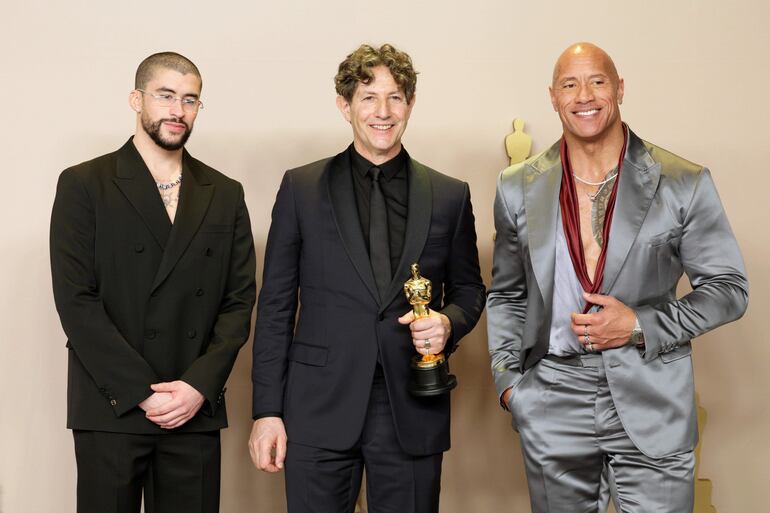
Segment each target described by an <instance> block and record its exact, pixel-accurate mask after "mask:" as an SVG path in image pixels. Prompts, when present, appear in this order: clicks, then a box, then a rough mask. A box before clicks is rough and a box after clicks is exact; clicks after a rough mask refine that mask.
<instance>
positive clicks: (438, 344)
mask: <svg viewBox="0 0 770 513" xmlns="http://www.w3.org/2000/svg"><path fill="white" fill-rule="evenodd" d="M398 322H399V323H401V324H408V325H409V329H410V330H411V331H412V343H413V344H414V348H415V350H416V351H417V352H418V353H420V354H422V355H426V354H437V353H440V352H441V351H443V350H444V346H446V343H447V340H449V335H451V334H452V322H451V321H450V320H449V317H447V316H446V315H444V314H442V313H438V312H435V311H433V310H431V311H430V313H429V314H428V317H422V318H420V319H415V318H414V312H412V311H410V312H409V313H407V314H405V315H402V316H401V317H399V318H398ZM426 342H427V346H428V347H425V346H426Z"/></svg>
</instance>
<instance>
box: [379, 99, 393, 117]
mask: <svg viewBox="0 0 770 513" xmlns="http://www.w3.org/2000/svg"><path fill="white" fill-rule="evenodd" d="M376 115H377V117H378V118H380V119H388V118H389V117H390V105H388V102H387V101H381V102H378V103H377V111H376Z"/></svg>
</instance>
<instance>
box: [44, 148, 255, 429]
mask: <svg viewBox="0 0 770 513" xmlns="http://www.w3.org/2000/svg"><path fill="white" fill-rule="evenodd" d="M182 178H183V180H182V183H181V186H180V187H181V190H180V199H179V205H178V209H177V213H176V216H175V221H174V224H173V225H172V224H171V222H170V220H169V217H168V215H167V213H166V211H165V208H164V206H163V203H162V201H161V198H160V195H159V194H158V190H157V187H156V184H155V182H154V181H153V179H152V176H151V175H150V173H149V171H148V170H147V167H146V166H145V164H144V162H143V160H142V158H141V156H140V155H139V152H138V151H137V150H136V147H135V146H134V144H133V142H132V140H129V141H128V142H127V143H126V144H125V145H124V146H123V147H122V148H121V149H119V150H118V151H116V152H114V153H110V154H107V155H104V156H102V157H99V158H96V159H94V160H91V161H89V162H85V163H83V164H79V165H77V166H74V167H72V168H69V169H67V170H65V171H64V172H63V173H62V174H61V176H60V179H59V184H58V188H57V192H56V200H55V203H54V207H53V214H52V220H51V266H52V274H53V288H54V297H55V300H56V307H57V309H58V311H59V315H60V317H61V321H62V326H63V327H64V331H65V333H66V335H67V339H68V342H67V347H68V348H69V378H68V410H67V411H68V417H67V424H68V427H70V428H72V429H76V430H93V431H108V432H118V433H135V434H152V433H161V432H167V431H164V430H161V428H159V427H158V426H157V425H156V424H154V423H152V422H150V421H149V420H147V419H146V418H145V415H144V411H142V410H141V409H140V408H139V407H138V406H137V405H138V404H139V403H140V402H141V401H143V400H144V399H146V398H147V397H148V396H150V395H151V394H152V390H151V389H150V384H152V383H159V382H164V381H173V380H182V381H185V382H186V383H188V384H190V385H192V386H193V387H194V388H195V389H197V390H198V391H199V392H201V393H202V394H203V395H204V396H205V398H206V401H205V402H204V406H203V407H202V408H201V410H200V411H199V412H198V414H196V415H195V416H194V417H193V418H192V419H190V421H188V422H187V423H186V424H184V425H183V426H182V427H180V428H178V429H175V430H173V432H180V431H181V432H197V431H212V430H217V429H219V428H222V427H224V426H225V425H226V422H227V420H226V413H225V403H224V385H225V381H226V379H227V376H228V375H229V373H230V370H231V369H232V366H233V363H234V361H235V357H236V355H237V353H238V350H239V349H240V347H241V346H242V345H243V344H244V342H245V341H246V339H247V337H248V335H249V328H250V318H251V312H252V308H253V304H254V300H255V295H256V290H255V281H254V274H255V257H254V246H253V240H252V236H251V226H250V222H249V216H248V212H247V210H246V205H245V203H244V198H243V189H242V187H241V185H240V184H239V183H238V182H236V181H234V180H232V179H229V178H227V177H225V176H224V175H222V174H221V173H219V172H217V171H215V170H214V169H212V168H210V167H208V166H206V165H205V164H203V163H202V162H200V161H198V160H196V159H194V158H192V157H191V156H190V155H189V154H188V153H187V152H185V153H184V156H183V174H182Z"/></svg>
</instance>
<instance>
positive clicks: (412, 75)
mask: <svg viewBox="0 0 770 513" xmlns="http://www.w3.org/2000/svg"><path fill="white" fill-rule="evenodd" d="M377 66H386V67H387V68H388V69H389V70H390V74H391V75H393V80H395V81H396V83H397V84H398V86H399V87H400V88H401V89H402V90H403V92H404V95H405V96H406V101H407V103H412V98H413V97H414V91H415V89H416V87H417V72H416V71H415V70H414V67H413V66H412V59H411V57H409V55H408V54H406V53H405V52H401V51H399V50H397V49H396V48H395V47H394V46H393V45H390V44H387V43H386V44H384V45H382V46H381V47H379V48H374V47H372V46H369V45H361V46H359V47H358V48H357V49H356V50H355V51H354V52H353V53H351V54H350V55H348V56H347V57H346V58H345V60H344V61H342V62H341V63H340V67H339V70H338V71H337V75H336V76H335V77H334V87H335V89H336V90H337V94H338V95H340V96H342V97H343V98H345V100H347V101H348V102H349V101H351V100H352V99H353V94H354V93H355V92H356V88H357V87H358V84H359V83H363V84H368V83H369V82H371V81H372V78H374V74H373V73H372V68H375V67H377Z"/></svg>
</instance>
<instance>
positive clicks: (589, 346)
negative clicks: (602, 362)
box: [586, 342, 594, 353]
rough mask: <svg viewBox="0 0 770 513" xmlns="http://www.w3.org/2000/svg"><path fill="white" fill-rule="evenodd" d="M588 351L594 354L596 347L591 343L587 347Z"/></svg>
mask: <svg viewBox="0 0 770 513" xmlns="http://www.w3.org/2000/svg"><path fill="white" fill-rule="evenodd" d="M586 349H588V352H589V353H593V352H594V345H593V344H592V343H590V342H589V343H588V345H587V346H586Z"/></svg>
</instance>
